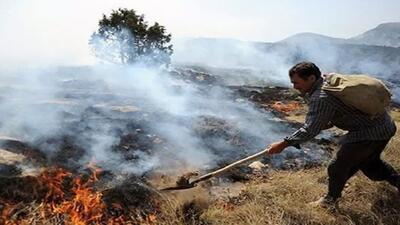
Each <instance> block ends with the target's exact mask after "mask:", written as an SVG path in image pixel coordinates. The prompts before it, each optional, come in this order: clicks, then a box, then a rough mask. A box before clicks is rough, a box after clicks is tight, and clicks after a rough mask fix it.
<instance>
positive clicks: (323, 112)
mask: <svg viewBox="0 0 400 225" xmlns="http://www.w3.org/2000/svg"><path fill="white" fill-rule="evenodd" d="M322 83H323V79H322V78H319V79H318V80H317V81H316V82H315V84H314V85H313V87H312V88H311V91H310V92H309V93H307V94H306V96H305V99H306V101H308V107H309V110H308V113H307V116H306V120H305V123H304V125H303V126H302V127H301V128H299V129H298V130H297V131H295V132H294V133H293V134H292V135H290V136H288V137H286V138H285V140H286V141H287V142H288V143H289V145H291V146H295V147H297V148H300V146H299V144H301V143H303V142H305V141H307V140H310V139H311V138H313V137H315V136H316V135H318V134H319V133H320V132H321V130H323V129H326V128H329V127H330V126H332V125H334V126H336V127H338V128H340V129H342V130H346V131H348V132H347V134H346V135H345V136H344V137H343V139H342V140H341V143H351V142H358V141H364V140H387V139H390V138H391V137H392V136H393V135H394V134H395V133H396V125H395V123H394V122H393V120H392V118H391V116H390V114H389V112H388V110H386V112H385V113H383V114H382V115H379V116H377V117H374V118H371V116H370V115H367V114H365V113H363V112H361V111H359V110H358V109H356V108H354V107H352V106H348V105H345V104H344V103H343V102H342V101H341V100H340V99H338V98H337V97H334V96H332V95H329V94H327V93H326V92H325V91H323V90H321V87H322Z"/></svg>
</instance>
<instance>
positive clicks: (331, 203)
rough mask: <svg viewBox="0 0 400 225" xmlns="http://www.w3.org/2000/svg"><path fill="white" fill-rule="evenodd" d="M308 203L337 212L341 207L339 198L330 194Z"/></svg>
mask: <svg viewBox="0 0 400 225" xmlns="http://www.w3.org/2000/svg"><path fill="white" fill-rule="evenodd" d="M308 205H310V206H311V207H314V208H324V209H327V210H328V211H330V212H336V211H337V210H338V209H339V204H338V199H334V198H332V197H330V196H324V197H321V198H320V199H318V200H317V201H314V202H310V203H308Z"/></svg>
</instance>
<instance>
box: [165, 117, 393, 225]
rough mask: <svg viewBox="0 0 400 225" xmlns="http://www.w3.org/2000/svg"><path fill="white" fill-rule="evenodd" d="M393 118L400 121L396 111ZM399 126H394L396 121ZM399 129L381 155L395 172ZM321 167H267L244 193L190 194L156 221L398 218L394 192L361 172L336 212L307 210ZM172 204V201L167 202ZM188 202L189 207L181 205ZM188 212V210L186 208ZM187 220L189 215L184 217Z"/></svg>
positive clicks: (278, 224) (316, 193)
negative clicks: (225, 197) (234, 199)
mask: <svg viewBox="0 0 400 225" xmlns="http://www.w3.org/2000/svg"><path fill="white" fill-rule="evenodd" d="M393 117H394V118H395V120H396V121H397V122H399V121H400V113H399V112H394V114H393ZM398 127H400V124H398ZM398 146H400V131H398V132H397V134H396V136H395V137H393V138H392V140H391V142H390V143H389V145H388V147H387V149H386V150H385V152H384V154H383V158H384V159H385V160H386V161H388V162H389V163H391V164H392V165H393V166H394V167H395V168H396V169H397V170H398V171H400V157H398V155H399V150H398ZM326 184H327V175H326V167H320V168H316V169H308V170H302V171H296V172H290V171H273V172H271V173H270V174H269V178H268V179H265V180H263V181H262V182H259V181H251V182H249V183H248V184H247V185H246V190H245V191H244V193H243V194H244V195H245V196H247V198H246V199H244V200H243V201H242V202H240V203H239V204H231V205H229V207H227V206H226V205H223V204H220V203H219V202H218V201H214V202H212V203H210V204H198V203H197V200H196V197H194V198H193V200H192V201H191V202H189V203H186V206H185V207H186V208H185V207H182V204H179V203H178V201H174V200H172V202H173V203H171V202H170V205H169V210H166V211H165V214H164V217H163V218H161V220H160V221H159V223H160V224H232V225H234V224H235V225H237V224H251V225H257V224H260V225H261V224H274V225H292V224H293V225H294V224H313V225H314V224H315V225H316V224H332V225H333V224H346V225H347V224H349V225H350V224H377V225H378V224H387V225H395V224H399V223H400V222H399V221H400V201H399V200H400V196H398V195H397V191H396V189H395V188H393V187H391V186H390V185H389V184H388V183H386V182H372V181H370V180H369V179H368V178H366V177H365V176H364V175H363V174H362V173H361V172H359V173H357V174H356V175H355V176H354V177H352V178H351V179H350V180H349V182H348V185H346V188H345V190H344V192H343V197H342V199H341V201H340V210H339V211H338V212H334V213H332V212H329V211H327V210H324V209H319V208H313V207H311V206H309V205H308V204H307V203H308V202H310V201H314V200H317V199H318V198H319V197H320V196H322V195H323V194H324V193H325V191H326ZM171 204H172V205H171ZM188 204H189V205H190V204H191V206H190V207H191V208H190V207H189V210H188V208H187V207H188V206H187V205H188ZM190 210H192V211H190ZM188 214H189V216H188ZM188 218H189V219H188Z"/></svg>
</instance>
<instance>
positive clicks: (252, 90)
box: [0, 70, 335, 224]
mask: <svg viewBox="0 0 400 225" xmlns="http://www.w3.org/2000/svg"><path fill="white" fill-rule="evenodd" d="M180 73H181V74H179V73H178V72H175V73H174V74H172V75H173V76H176V77H179V76H181V79H184V80H186V81H187V82H193V83H196V84H197V85H201V86H204V87H207V86H209V85H218V80H217V79H216V78H214V77H213V76H211V75H210V74H206V73H198V72H196V71H193V70H184V71H183V72H182V71H180ZM226 88H228V89H229V90H231V91H232V98H245V99H248V100H250V101H251V102H253V103H254V104H255V106H256V107H258V108H259V110H266V111H268V112H272V113H273V114H274V115H276V116H277V117H278V118H281V119H284V116H285V115H284V114H283V113H281V112H278V111H274V109H273V108H272V107H270V105H271V104H273V103H274V102H275V101H282V102H283V103H285V102H289V101H298V102H299V103H301V104H303V102H302V100H301V98H299V96H298V95H297V94H295V93H293V92H292V91H291V90H289V89H287V88H282V87H254V86H229V87H226ZM65 97H70V98H79V97H81V96H75V95H66V96H65ZM86 97H87V96H86ZM108 97H109V98H110V99H109V100H110V101H112V100H113V98H112V97H110V96H108ZM64 118H65V121H63V123H62V124H61V129H60V132H59V133H54V134H53V135H52V136H49V137H43V138H41V139H38V140H35V141H33V142H29V143H25V142H24V141H16V140H5V141H1V142H0V147H1V148H2V149H5V150H7V151H11V152H14V153H18V154H22V155H25V156H26V157H27V160H28V162H27V163H29V164H31V165H34V166H37V167H47V168H64V169H65V170H67V171H69V172H71V173H72V174H75V175H78V174H80V175H82V174H83V176H84V177H85V176H86V177H87V176H89V174H90V173H91V171H90V170H88V169H87V168H85V167H84V166H82V160H84V159H85V157H86V152H87V151H89V149H90V148H91V147H92V146H88V145H87V143H88V142H93V136H96V135H99V134H100V135H103V136H113V137H118V142H116V143H114V144H113V145H112V146H111V147H110V151H113V152H114V153H116V154H117V155H119V156H120V157H121V158H122V159H124V160H125V161H127V162H132V163H134V162H135V161H137V160H139V154H137V153H138V152H141V153H145V154H148V155H152V154H153V153H155V152H157V151H164V150H165V149H174V148H175V147H176V146H175V145H174V143H169V142H168V141H167V138H166V137H163V136H162V135H161V134H159V133H157V132H155V131H154V130H153V129H152V127H151V126H148V122H149V121H157V120H160V118H161V116H160V112H157V111H146V110H139V111H134V112H127V113H125V112H120V111H115V110H110V109H108V108H99V107H93V106H89V107H87V108H86V109H84V110H83V113H82V114H74V113H70V112H65V115H64ZM162 118H163V119H161V122H162V120H173V119H174V118H173V117H169V116H168V115H163V116H162ZM183 123H184V124H188V126H191V127H193V130H194V135H196V136H197V137H198V138H199V139H200V140H201V142H202V143H203V144H204V146H206V148H207V149H210V151H212V152H213V153H214V154H216V155H217V156H219V157H220V158H222V159H225V160H221V161H219V162H218V166H224V165H227V164H229V163H231V162H232V161H233V160H237V159H240V158H242V157H244V156H246V149H254V148H256V147H257V146H255V145H254V144H253V143H254V141H253V140H252V137H250V136H248V135H247V134H245V133H242V132H240V131H239V130H237V129H235V127H234V126H233V125H232V124H230V123H229V122H228V121H225V120H224V119H220V118H215V117H212V116H207V115H204V116H199V117H198V118H197V119H196V120H193V121H184V122H183ZM277 123H278V122H277ZM279 123H281V122H279ZM98 124H112V125H113V126H112V128H110V129H108V127H107V126H99V125H98ZM286 126H289V127H292V128H293V129H294V128H296V127H298V126H299V124H297V123H293V122H286ZM221 141H222V142H224V143H225V145H224V146H226V148H227V149H225V150H224V151H220V150H221V149H219V146H221V145H218V144H217V143H219V142H221ZM313 145H322V146H324V147H323V148H324V149H325V150H326V151H328V152H331V151H332V149H333V148H334V146H335V144H334V143H333V141H332V140H329V139H314V140H313V141H312V142H311V144H310V145H309V146H313ZM221 152H237V154H236V155H234V157H232V155H229V156H228V155H221ZM222 154H223V153H222ZM300 157H304V158H306V157H307V154H303V155H300ZM298 158H299V155H292V156H291V155H290V154H289V155H287V156H286V161H283V164H279V165H277V164H276V165H274V164H273V162H272V161H271V159H269V158H265V159H263V162H264V163H266V164H271V166H272V167H276V168H278V169H279V168H280V169H287V170H296V169H302V168H311V167H314V166H318V165H320V164H321V163H323V161H312V160H311V159H309V160H310V161H309V162H305V163H302V162H299V161H298ZM322 160H323V159H322ZM1 168H3V169H1V170H0V172H1V174H0V198H1V199H2V201H4V202H14V203H17V202H41V201H44V196H45V194H46V192H47V191H48V188H47V187H46V184H44V183H42V182H41V181H40V180H38V179H37V178H36V177H35V176H33V175H29V176H21V174H20V173H22V171H21V170H20V169H19V167H17V166H9V165H4V166H3V167H1ZM101 169H102V172H101V173H100V174H99V182H98V183H99V184H98V187H97V188H98V190H99V191H101V192H102V194H103V200H104V202H105V203H106V205H107V206H110V207H111V206H112V205H113V204H114V203H118V204H120V205H122V209H121V210H120V209H115V208H112V207H111V208H110V209H109V213H110V214H111V215H112V216H119V215H128V214H129V213H130V212H131V210H137V209H140V212H141V213H143V214H144V215H147V214H150V213H161V212H160V209H159V204H160V202H159V199H160V196H159V193H158V192H157V191H156V190H155V189H154V188H153V187H151V184H150V183H148V182H147V180H146V176H147V173H151V171H147V172H146V173H144V174H143V175H132V174H131V175H124V176H125V177H124V178H123V179H122V180H121V181H120V182H117V183H115V180H116V177H117V176H119V175H120V174H118V173H115V171H110V170H107V167H103V168H101ZM10 171H11V172H10ZM206 172H207V171H206ZM251 174H252V170H251V169H249V168H248V167H247V166H241V167H238V168H237V169H235V170H232V171H231V172H229V173H227V174H226V175H225V176H224V178H226V179H228V180H230V181H232V182H235V181H240V182H246V181H248V180H250V179H251ZM70 181H71V178H67V179H66V180H65V185H64V187H65V190H66V192H68V188H69V185H70V184H69V182H70ZM202 209H204V206H202V205H201V204H200V205H199V204H198V203H196V202H188V203H185V204H184V205H183V206H182V210H183V215H184V221H185V223H186V224H208V223H207V221H202V220H201V219H200V215H201V213H202Z"/></svg>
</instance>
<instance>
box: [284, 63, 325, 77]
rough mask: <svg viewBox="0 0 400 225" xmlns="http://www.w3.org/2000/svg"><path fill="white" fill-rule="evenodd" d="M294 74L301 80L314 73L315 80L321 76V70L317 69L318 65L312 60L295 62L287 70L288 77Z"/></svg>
mask: <svg viewBox="0 0 400 225" xmlns="http://www.w3.org/2000/svg"><path fill="white" fill-rule="evenodd" d="M294 74H297V75H298V76H299V77H301V78H302V79H303V80H306V79H307V78H308V77H309V76H311V75H314V76H315V79H317V80H318V79H319V78H320V77H321V71H320V70H319V68H318V66H316V65H315V64H314V63H312V62H300V63H297V64H296V65H294V66H293V67H292V68H291V69H290V70H289V76H290V77H292V76H293V75H294Z"/></svg>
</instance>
